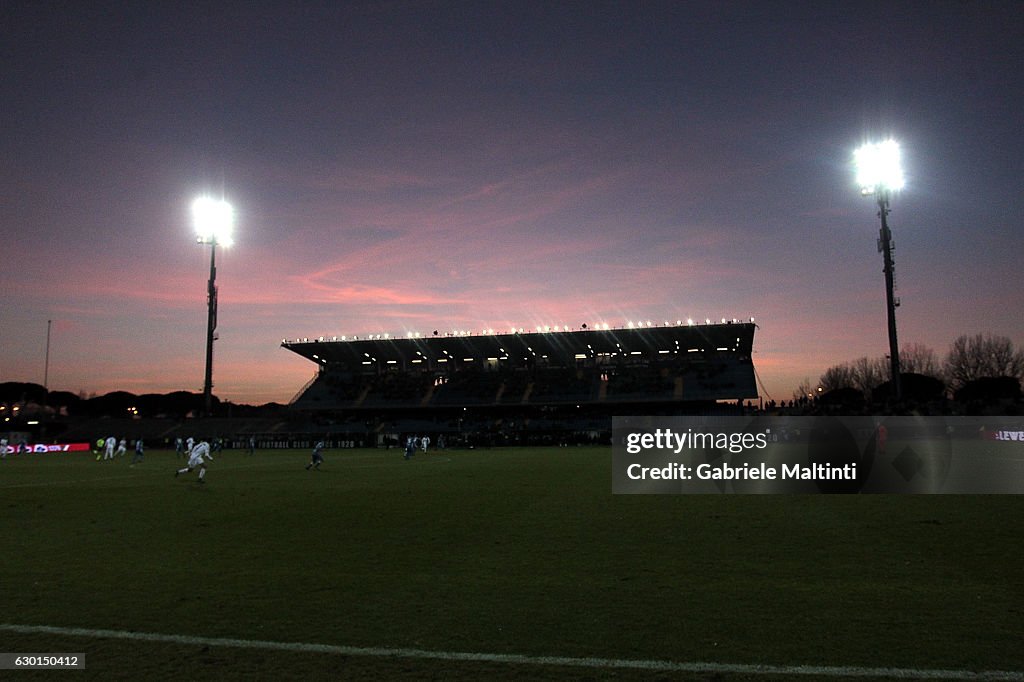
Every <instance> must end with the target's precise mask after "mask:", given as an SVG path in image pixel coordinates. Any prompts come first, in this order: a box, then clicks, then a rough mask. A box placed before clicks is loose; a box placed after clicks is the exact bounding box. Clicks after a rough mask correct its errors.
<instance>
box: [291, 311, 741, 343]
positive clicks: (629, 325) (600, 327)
mask: <svg viewBox="0 0 1024 682" xmlns="http://www.w3.org/2000/svg"><path fill="white" fill-rule="evenodd" d="M749 321H750V322H751V323H753V322H754V318H753V317H751V318H749ZM731 323H732V324H738V323H739V320H738V319H737V318H735V317H734V318H732V320H731ZM697 324H698V323H697V322H696V321H695V320H694V319H693V318H687V319H686V321H683V320H676V322H675V324H674V325H673V324H672V323H671V322H669V321H668V320H665V321H664V322H663V323H662V324H661V325H655V324H654V323H653V322H651V321H650V320H635V321H634V320H629V321H627V322H626V325H625V326H624V327H612V326H610V325H609V324H608V323H607V322H600V323H598V324H595V325H594V326H592V327H591V326H589V325H586V324H583V325H581V326H580V327H579V328H578V329H571V328H570V327H569V326H568V325H564V324H563V325H557V324H556V325H544V326H542V327H535V328H534V329H532V330H527V329H526V328H525V327H510V328H509V330H508V333H509V334H526V333H528V332H531V333H535V334H548V333H559V332H570V331H609V330H611V329H653V328H655V327H659V326H660V327H673V326H674V327H695V326H697ZM704 324H706V325H710V324H717V323H714V322H712V321H711V318H710V317H707V318H704ZM721 324H730V320H729V319H727V318H724V317H723V318H722V322H721ZM498 333H501V332H497V331H495V330H494V329H492V328H488V329H481V330H480V331H479V332H472V331H469V330H468V329H453V330H452V331H448V332H444V333H443V334H442V333H440V332H437V331H434V333H433V334H432V336H433V337H446V338H452V337H465V336H494V335H495V334H498ZM391 338H392V336H391V334H388V333H381V334H367V335H364V336H362V337H360V336H348V335H345V334H343V335H341V336H332V337H330V338H329V339H328V338H327V337H326V336H321V337H319V338H317V339H313V340H314V341H318V342H321V343H323V342H325V341H360V340H362V341H387V340H390V339H391ZM394 338H400V337H397V336H396V337H394ZM405 338H407V339H421V338H424V335H423V334H422V333H420V332H406V333H405ZM428 338H429V337H428ZM281 343H284V344H287V343H309V338H308V337H303V338H296V339H295V340H294V341H289V340H288V339H281Z"/></svg>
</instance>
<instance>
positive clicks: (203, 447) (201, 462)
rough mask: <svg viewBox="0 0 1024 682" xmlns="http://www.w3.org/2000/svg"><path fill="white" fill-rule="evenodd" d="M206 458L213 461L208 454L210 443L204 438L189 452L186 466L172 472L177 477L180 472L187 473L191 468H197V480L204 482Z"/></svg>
mask: <svg viewBox="0 0 1024 682" xmlns="http://www.w3.org/2000/svg"><path fill="white" fill-rule="evenodd" d="M206 460H210V461H211V462H212V461H213V457H211V456H210V444H209V443H207V442H206V441H205V440H203V441H199V443H198V444H196V446H195V447H194V448H192V450H191V451H190V452H189V455H188V466H186V467H185V468H184V469H178V470H177V471H175V472H174V476H175V477H178V476H180V475H181V474H187V473H189V472H191V471H192V470H193V469H196V468H198V469H199V482H200V483H206Z"/></svg>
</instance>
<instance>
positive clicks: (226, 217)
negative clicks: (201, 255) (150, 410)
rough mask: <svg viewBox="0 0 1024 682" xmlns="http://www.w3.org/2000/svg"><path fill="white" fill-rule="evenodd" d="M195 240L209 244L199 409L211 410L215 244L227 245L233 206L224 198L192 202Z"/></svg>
mask: <svg viewBox="0 0 1024 682" xmlns="http://www.w3.org/2000/svg"><path fill="white" fill-rule="evenodd" d="M192 217H193V220H194V223H195V229H196V242H197V243H199V244H209V245H210V280H209V282H207V285H206V304H207V315H206V375H205V378H204V380H203V409H204V412H205V414H206V416H207V417H209V416H210V415H211V414H212V413H213V342H214V340H215V339H216V330H217V245H218V244H220V245H221V246H230V245H231V230H232V227H233V224H234V210H233V209H232V208H231V205H230V204H228V203H227V202H226V201H224V200H222V199H221V200H218V199H210V198H207V197H200V198H198V199H196V200H195V201H194V202H193V203H192Z"/></svg>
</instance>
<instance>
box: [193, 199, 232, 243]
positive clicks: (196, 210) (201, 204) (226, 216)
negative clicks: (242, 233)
mask: <svg viewBox="0 0 1024 682" xmlns="http://www.w3.org/2000/svg"><path fill="white" fill-rule="evenodd" d="M192 224H193V226H194V227H195V230H196V241H198V242H199V243H200V244H219V245H220V246H231V242H232V237H231V232H232V230H233V229H234V225H235V211H234V209H233V208H231V204H229V203H228V202H226V201H224V200H223V199H213V198H211V197H199V198H198V199H196V200H195V201H193V202H192Z"/></svg>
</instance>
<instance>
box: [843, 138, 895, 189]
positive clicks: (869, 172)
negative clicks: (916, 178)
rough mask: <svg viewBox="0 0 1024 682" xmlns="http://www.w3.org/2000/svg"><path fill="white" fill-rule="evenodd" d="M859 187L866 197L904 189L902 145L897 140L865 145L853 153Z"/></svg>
mask: <svg viewBox="0 0 1024 682" xmlns="http://www.w3.org/2000/svg"><path fill="white" fill-rule="evenodd" d="M853 164H854V167H855V168H856V172H857V185H858V186H859V187H860V193H861V194H862V195H864V196H870V195H872V194H885V193H888V192H895V191H897V190H900V189H903V185H904V184H905V182H904V179H903V168H902V166H901V164H900V145H899V143H898V142H896V141H895V140H886V141H885V142H877V143H870V144H865V145H864V146H862V147H861V148H860V149H858V150H857V151H855V152H854V153H853Z"/></svg>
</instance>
